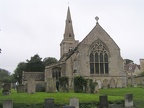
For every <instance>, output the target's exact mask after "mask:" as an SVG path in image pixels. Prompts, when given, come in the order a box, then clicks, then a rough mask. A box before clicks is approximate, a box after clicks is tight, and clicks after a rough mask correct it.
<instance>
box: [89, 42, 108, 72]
mask: <svg viewBox="0 0 144 108" xmlns="http://www.w3.org/2000/svg"><path fill="white" fill-rule="evenodd" d="M89 58H90V74H108V73H109V63H108V58H109V57H108V49H107V48H106V46H105V45H104V44H103V43H102V42H101V41H100V40H97V41H96V42H95V43H93V44H92V46H91V47H90V56H89Z"/></svg>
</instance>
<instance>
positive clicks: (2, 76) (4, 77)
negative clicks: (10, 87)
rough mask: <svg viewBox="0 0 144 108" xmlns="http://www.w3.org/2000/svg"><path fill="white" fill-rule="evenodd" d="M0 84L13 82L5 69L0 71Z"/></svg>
mask: <svg viewBox="0 0 144 108" xmlns="http://www.w3.org/2000/svg"><path fill="white" fill-rule="evenodd" d="M0 82H1V83H11V82H14V80H13V77H12V76H11V75H10V72H9V71H7V70H5V69H0Z"/></svg>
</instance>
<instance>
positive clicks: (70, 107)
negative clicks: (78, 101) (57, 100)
mask: <svg viewBox="0 0 144 108" xmlns="http://www.w3.org/2000/svg"><path fill="white" fill-rule="evenodd" d="M62 108H76V107H75V106H68V105H67V106H63V107H62Z"/></svg>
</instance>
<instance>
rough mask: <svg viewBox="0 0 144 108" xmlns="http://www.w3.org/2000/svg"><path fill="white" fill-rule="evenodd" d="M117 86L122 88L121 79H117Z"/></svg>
mask: <svg viewBox="0 0 144 108" xmlns="http://www.w3.org/2000/svg"><path fill="white" fill-rule="evenodd" d="M117 87H118V88H122V80H121V79H118V80H117Z"/></svg>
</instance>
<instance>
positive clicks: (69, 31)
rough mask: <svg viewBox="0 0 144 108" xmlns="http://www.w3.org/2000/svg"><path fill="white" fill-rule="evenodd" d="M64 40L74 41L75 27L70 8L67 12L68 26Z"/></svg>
mask: <svg viewBox="0 0 144 108" xmlns="http://www.w3.org/2000/svg"><path fill="white" fill-rule="evenodd" d="M64 40H74V32H73V25H72V20H71V14H70V8H69V7H68V10H67V18H66V26H65V32H64Z"/></svg>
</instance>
